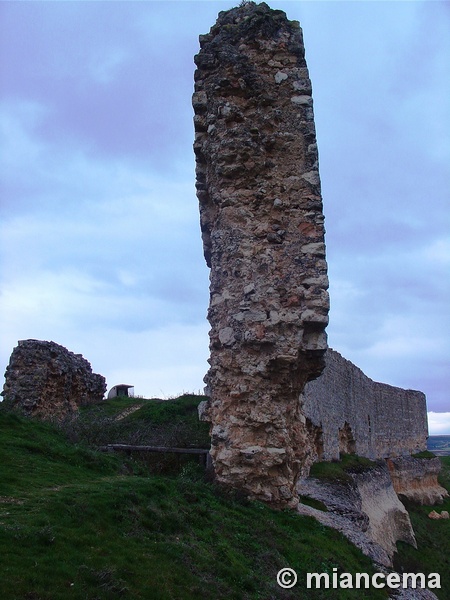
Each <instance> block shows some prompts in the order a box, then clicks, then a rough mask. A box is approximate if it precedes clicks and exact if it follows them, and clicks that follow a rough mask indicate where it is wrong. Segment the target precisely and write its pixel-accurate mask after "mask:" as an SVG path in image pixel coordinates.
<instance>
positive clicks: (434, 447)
mask: <svg viewBox="0 0 450 600" xmlns="http://www.w3.org/2000/svg"><path fill="white" fill-rule="evenodd" d="M427 448H428V450H430V452H434V454H436V456H450V435H430V437H429V438H428V440H427Z"/></svg>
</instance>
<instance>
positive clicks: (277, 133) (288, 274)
mask: <svg viewBox="0 0 450 600" xmlns="http://www.w3.org/2000/svg"><path fill="white" fill-rule="evenodd" d="M200 46H201V50H200V53H199V54H198V55H197V56H196V57H195V62H196V65H197V70H196V72H195V93H194V95H193V107H194V111H195V117H194V124H195V131H196V134H195V144H194V150H195V154H196V162H197V168H196V174H197V196H198V199H199V202H200V221H201V230H202V237H203V245H204V253H205V258H206V261H207V264H208V265H209V267H210V268H211V275H210V281H211V285H210V292H211V296H210V306H209V312H208V319H209V321H210V324H211V331H210V351H211V356H210V360H209V362H210V369H209V372H208V374H207V377H206V378H205V381H206V383H207V393H208V395H209V396H210V398H211V400H210V404H209V407H208V408H207V411H206V414H207V417H206V418H208V419H209V420H210V421H211V435H212V448H211V456H212V460H213V464H214V469H215V474H216V478H217V480H218V481H219V482H222V483H224V484H226V485H229V486H231V487H235V488H239V489H241V490H244V491H245V492H247V493H248V494H249V495H251V496H252V497H254V498H255V497H256V498H259V499H261V500H264V501H268V502H270V503H272V504H273V505H275V506H295V505H296V504H297V502H298V499H297V492H296V487H295V483H296V480H297V478H298V475H299V472H300V468H301V465H302V463H303V462H304V460H305V459H306V458H307V456H308V455H309V451H308V447H307V446H308V444H309V437H308V432H307V429H306V425H305V421H304V419H302V418H301V414H300V406H299V403H298V396H299V394H300V392H301V391H302V390H303V387H304V385H305V383H306V382H307V381H308V380H310V379H312V378H314V377H317V376H318V375H319V374H320V372H321V371H322V368H323V354H324V352H325V349H326V335H325V333H324V329H325V326H326V325H327V322H328V316H327V315H328V308H329V301H328V294H327V291H326V290H327V288H328V280H327V265H326V261H325V245H324V226H323V221H324V218H323V214H322V199H321V191H320V180H319V171H318V154H317V144H316V134H315V127H314V120H313V107H312V97H311V82H310V79H309V75H308V69H307V66H306V62H305V57H304V47H303V40H302V31H301V29H300V26H299V24H298V23H297V22H296V21H288V20H287V18H286V15H285V14H284V12H283V11H280V10H271V9H270V8H269V7H268V6H267V5H266V4H265V3H262V4H259V5H256V4H255V3H253V2H251V3H246V4H244V5H243V6H240V7H238V8H234V9H231V10H229V11H227V12H221V13H220V14H219V17H218V20H217V23H216V24H215V25H214V26H213V27H212V28H211V31H210V33H209V34H207V35H202V36H200Z"/></svg>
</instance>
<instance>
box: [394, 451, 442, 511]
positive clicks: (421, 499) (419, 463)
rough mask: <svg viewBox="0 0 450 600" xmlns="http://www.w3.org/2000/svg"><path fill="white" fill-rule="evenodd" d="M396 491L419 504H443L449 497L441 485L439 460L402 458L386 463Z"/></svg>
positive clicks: (412, 457)
mask: <svg viewBox="0 0 450 600" xmlns="http://www.w3.org/2000/svg"><path fill="white" fill-rule="evenodd" d="M386 462H387V466H388V469H389V472H390V474H391V479H392V483H393V485H394V489H395V491H396V492H397V494H398V495H399V496H400V497H404V498H406V499H407V500H410V501H412V502H417V503H418V504H427V505H432V504H441V503H442V502H443V500H444V498H447V497H448V492H447V490H446V489H445V488H443V487H442V486H441V485H439V482H438V475H439V473H440V471H441V467H442V464H441V461H440V460H439V458H437V457H436V458H415V457H414V456H402V457H398V458H390V459H389V460H387V461H386Z"/></svg>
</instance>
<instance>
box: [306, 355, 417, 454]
mask: <svg viewBox="0 0 450 600" xmlns="http://www.w3.org/2000/svg"><path fill="white" fill-rule="evenodd" d="M325 364H326V366H325V369H324V371H323V373H322V375H321V376H320V377H319V378H318V379H316V380H315V381H311V382H309V383H307V384H306V387H305V390H304V393H303V394H302V396H301V398H300V404H301V411H302V413H303V415H304V417H305V419H306V424H307V427H308V429H309V431H310V435H311V439H312V442H313V443H312V452H313V454H314V457H313V458H314V460H337V459H339V454H340V453H341V452H345V453H356V454H358V455H359V456H365V457H368V458H371V459H377V458H389V457H395V456H407V455H411V454H414V453H416V452H420V451H422V450H426V440H427V437H428V425H427V412H426V399H425V395H424V394H423V393H422V392H418V391H414V390H404V389H401V388H397V387H393V386H391V385H386V384H383V383H377V382H375V381H372V380H371V379H370V378H369V377H367V376H366V375H364V373H363V372H362V371H361V369H359V368H358V367H356V366H355V365H354V364H352V363H351V362H350V361H348V360H346V359H345V358H343V357H342V356H341V355H340V354H339V353H338V352H336V351H334V350H332V349H328V350H327V353H326V357H325Z"/></svg>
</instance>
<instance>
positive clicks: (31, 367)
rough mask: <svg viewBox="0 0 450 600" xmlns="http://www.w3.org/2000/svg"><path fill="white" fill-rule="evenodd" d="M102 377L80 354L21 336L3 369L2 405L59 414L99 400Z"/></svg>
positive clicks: (103, 384) (33, 412)
mask: <svg viewBox="0 0 450 600" xmlns="http://www.w3.org/2000/svg"><path fill="white" fill-rule="evenodd" d="M105 391H106V381H105V378H104V377H103V376H102V375H97V374H95V373H93V372H92V369H91V365H90V364H89V362H88V361H87V360H86V359H85V358H83V356H82V355H81V354H73V353H72V352H69V350H67V349H66V348H64V347H63V346H60V345H59V344H55V342H45V341H40V340H22V341H20V342H19V343H18V345H17V346H16V348H14V350H13V352H12V354H11V358H10V361H9V365H8V367H7V368H6V373H5V385H4V387H3V392H2V396H3V398H4V400H3V405H4V406H5V408H11V409H15V410H19V411H20V412H22V413H23V414H25V415H27V416H38V417H41V418H61V417H63V416H64V415H66V414H68V413H71V412H74V411H76V410H78V408H79V407H80V406H82V405H85V404H91V403H94V402H99V401H100V400H102V398H103V395H104V393H105Z"/></svg>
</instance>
